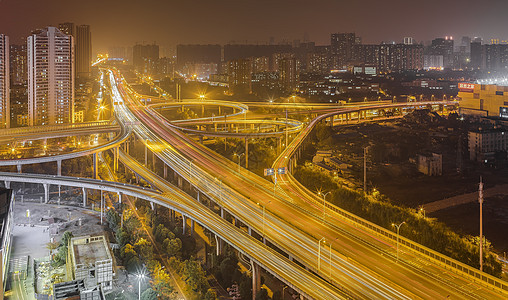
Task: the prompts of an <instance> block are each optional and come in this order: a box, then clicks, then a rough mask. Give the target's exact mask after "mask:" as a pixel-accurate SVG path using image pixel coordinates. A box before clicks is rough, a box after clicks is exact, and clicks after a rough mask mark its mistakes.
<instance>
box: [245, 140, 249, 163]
mask: <svg viewBox="0 0 508 300" xmlns="http://www.w3.org/2000/svg"><path fill="white" fill-rule="evenodd" d="M245 169H249V139H248V138H245Z"/></svg>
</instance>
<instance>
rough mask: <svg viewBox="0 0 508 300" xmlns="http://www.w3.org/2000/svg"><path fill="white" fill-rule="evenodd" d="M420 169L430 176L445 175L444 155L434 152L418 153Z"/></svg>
mask: <svg viewBox="0 0 508 300" xmlns="http://www.w3.org/2000/svg"><path fill="white" fill-rule="evenodd" d="M416 163H417V167H418V171H419V172H421V173H423V174H425V175H428V176H441V175H443V155H441V154H437V153H432V154H418V159H417V162H416Z"/></svg>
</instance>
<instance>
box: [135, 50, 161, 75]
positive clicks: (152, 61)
mask: <svg viewBox="0 0 508 300" xmlns="http://www.w3.org/2000/svg"><path fill="white" fill-rule="evenodd" d="M158 60H159V45H156V44H152V45H139V44H137V45H134V47H133V48H132V63H133V65H134V68H136V70H138V71H140V72H142V73H145V74H151V73H153V72H154V71H155V70H156V67H157V62H158Z"/></svg>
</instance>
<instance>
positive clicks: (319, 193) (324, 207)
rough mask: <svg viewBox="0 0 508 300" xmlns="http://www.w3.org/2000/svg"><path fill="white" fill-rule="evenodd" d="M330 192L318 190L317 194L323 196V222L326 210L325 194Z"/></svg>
mask: <svg viewBox="0 0 508 300" xmlns="http://www.w3.org/2000/svg"><path fill="white" fill-rule="evenodd" d="M330 193H331V191H330V192H328V193H326V194H323V193H321V192H318V195H321V196H323V223H324V222H325V212H326V202H325V201H326V195H328V194H330Z"/></svg>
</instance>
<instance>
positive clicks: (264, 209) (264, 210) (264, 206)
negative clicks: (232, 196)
mask: <svg viewBox="0 0 508 300" xmlns="http://www.w3.org/2000/svg"><path fill="white" fill-rule="evenodd" d="M271 202H272V200H270V201H268V202H267V203H266V204H265V205H262V204H260V203H259V202H258V203H257V205H260V206H261V207H263V242H264V240H265V215H266V205H267V204H270V203H271Z"/></svg>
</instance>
